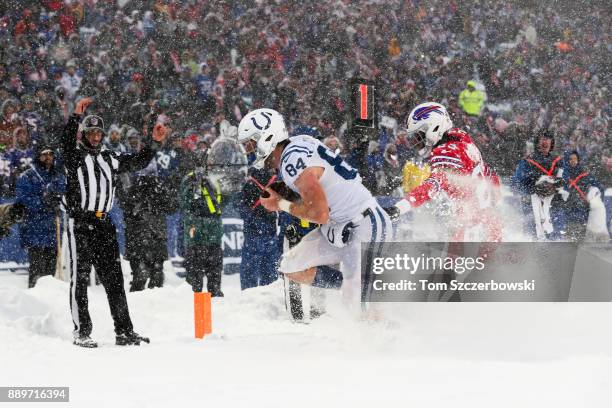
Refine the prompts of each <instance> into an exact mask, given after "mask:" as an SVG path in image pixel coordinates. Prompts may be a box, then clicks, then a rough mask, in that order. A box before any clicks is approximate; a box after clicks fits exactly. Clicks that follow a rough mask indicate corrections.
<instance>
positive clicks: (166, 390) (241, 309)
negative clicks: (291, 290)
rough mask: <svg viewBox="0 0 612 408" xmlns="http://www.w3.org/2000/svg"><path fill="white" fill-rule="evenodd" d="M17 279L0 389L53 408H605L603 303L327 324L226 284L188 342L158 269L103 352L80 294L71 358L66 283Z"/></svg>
mask: <svg viewBox="0 0 612 408" xmlns="http://www.w3.org/2000/svg"><path fill="white" fill-rule="evenodd" d="M26 279H27V278H26V276H24V275H15V274H13V273H10V272H4V273H0V299H1V301H0V362H1V363H0V364H1V367H2V368H1V369H0V385H2V386H70V403H69V404H58V405H62V406H74V407H138V408H144V407H183V406H196V405H197V406H201V407H217V406H231V407H246V406H248V407H259V406H261V407H281V406H282V407H306V406H309V407H312V406H318V407H327V406H342V407H344V406H359V407H361V406H371V407H388V406H401V407H421V406H426V407H431V406H436V407H437V406H455V407H456V406H459V407H464V406H465V407H513V408H516V407H555V408H557V407H609V406H611V404H612V376H611V375H610V373H612V324H611V319H610V316H611V315H612V305H611V304H610V303H512V304H504V303H427V304H426V303H411V304H394V305H393V306H392V308H391V309H389V310H385V313H384V318H383V319H382V320H381V321H379V322H376V323H371V322H365V321H361V320H359V319H356V318H354V316H352V315H351V314H350V313H349V312H348V311H347V310H346V308H345V307H344V306H343V304H342V301H341V300H340V298H339V296H338V295H337V294H335V293H329V294H328V311H329V312H328V314H327V315H325V316H323V317H322V318H321V319H319V320H316V321H313V322H312V323H311V324H295V323H292V322H290V321H289V319H288V317H287V314H286V312H285V309H284V303H283V292H282V285H281V284H280V282H277V283H276V284H274V285H271V286H269V287H263V288H257V289H252V290H248V291H245V292H240V290H239V284H238V277H237V276H229V277H228V276H226V277H224V279H225V280H224V291H225V294H226V297H225V298H224V299H214V300H213V319H214V320H213V332H214V334H213V335H212V336H209V337H206V338H205V339H204V340H196V339H194V337H193V323H192V322H193V315H192V314H193V296H192V292H191V289H190V287H188V286H187V285H186V284H185V283H183V282H182V281H181V280H180V279H179V278H177V277H176V276H174V274H173V273H171V272H169V273H167V284H166V287H164V288H162V289H155V290H147V291H144V292H140V293H130V294H128V301H129V306H130V311H131V314H132V319H133V321H134V325H135V329H136V331H138V332H140V333H141V334H144V335H147V336H150V337H151V344H150V345H145V346H142V347H133V348H125V347H123V348H122V347H116V346H115V345H114V334H113V329H112V320H111V317H110V313H109V310H108V305H107V302H106V297H105V295H104V292H103V289H102V287H93V288H90V312H91V314H92V319H93V322H94V332H93V336H92V337H94V339H96V340H97V341H99V342H100V343H101V347H100V348H98V349H81V348H78V347H75V346H73V345H72V344H71V339H72V334H71V330H72V323H71V320H70V313H69V310H68V283H66V282H62V281H59V280H56V279H54V278H51V277H48V278H43V279H41V280H40V281H39V282H38V285H37V286H36V288H34V289H30V290H28V289H25V287H26V286H27V285H26ZM126 280H129V277H126ZM1 405H2V406H7V405H6V404H1ZM28 405H30V404H28V403H20V404H18V406H19V407H26V406H28ZM35 406H38V405H35Z"/></svg>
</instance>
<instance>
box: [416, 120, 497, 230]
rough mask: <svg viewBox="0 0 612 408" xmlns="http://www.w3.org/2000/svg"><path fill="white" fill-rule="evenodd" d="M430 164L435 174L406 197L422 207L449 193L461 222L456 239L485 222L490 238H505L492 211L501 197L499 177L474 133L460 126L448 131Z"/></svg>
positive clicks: (432, 152)
mask: <svg viewBox="0 0 612 408" xmlns="http://www.w3.org/2000/svg"><path fill="white" fill-rule="evenodd" d="M429 164H430V167H431V175H430V176H429V177H428V178H427V179H426V180H425V181H424V182H423V184H421V185H420V186H418V187H417V188H415V189H414V190H412V191H411V192H410V193H409V194H407V195H406V200H408V202H409V203H410V204H411V205H412V206H413V207H419V206H421V205H423V204H424V203H426V202H427V201H429V200H431V199H432V198H433V197H435V196H436V195H437V194H439V193H440V192H445V193H446V194H447V195H448V197H449V198H450V199H451V201H452V202H453V203H454V204H455V210H456V217H455V218H456V219H457V221H458V224H460V225H458V227H457V231H456V233H455V234H454V238H456V239H457V240H463V239H462V236H463V235H464V232H465V231H466V229H468V228H472V227H475V226H478V225H485V226H486V229H487V232H486V235H487V240H489V241H499V240H501V223H500V221H499V219H498V218H497V216H496V214H494V212H493V210H492V207H493V206H494V205H495V204H496V203H497V202H498V201H499V199H500V196H501V193H500V188H499V177H498V176H497V174H495V172H494V171H493V170H491V169H490V168H489V167H488V166H487V165H486V164H485V163H484V161H483V160H482V156H481V154H480V150H478V147H476V145H475V144H474V142H473V141H472V138H471V137H470V135H468V134H467V133H466V132H464V131H463V130H461V129H458V128H453V129H450V130H448V131H447V132H446V133H445V134H444V136H443V137H442V140H440V142H438V143H437V144H436V145H435V146H434V147H433V149H432V151H431V154H430V157H429Z"/></svg>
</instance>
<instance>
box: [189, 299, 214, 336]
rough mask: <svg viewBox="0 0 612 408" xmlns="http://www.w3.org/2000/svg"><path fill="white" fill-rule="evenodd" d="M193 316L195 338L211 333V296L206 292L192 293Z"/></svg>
mask: <svg viewBox="0 0 612 408" xmlns="http://www.w3.org/2000/svg"><path fill="white" fill-rule="evenodd" d="M193 317H194V326H195V337H196V339H202V338H204V336H205V335H207V334H211V333H212V311H211V297H210V293H208V292H194V293H193Z"/></svg>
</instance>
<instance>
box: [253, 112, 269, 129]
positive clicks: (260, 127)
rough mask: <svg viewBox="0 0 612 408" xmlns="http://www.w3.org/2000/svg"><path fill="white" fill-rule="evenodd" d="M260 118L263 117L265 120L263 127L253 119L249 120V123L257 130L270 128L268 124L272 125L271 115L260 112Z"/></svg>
mask: <svg viewBox="0 0 612 408" xmlns="http://www.w3.org/2000/svg"><path fill="white" fill-rule="evenodd" d="M261 116H263V117H264V118H265V120H266V121H267V122H268V123H266V124H265V125H264V126H260V125H259V123H257V120H256V119H255V118H254V117H253V118H251V121H252V122H253V125H254V126H255V127H256V128H257V129H259V130H266V129H268V128H269V127H270V124H271V123H272V119H271V117H272V114H271V113H268V112H261Z"/></svg>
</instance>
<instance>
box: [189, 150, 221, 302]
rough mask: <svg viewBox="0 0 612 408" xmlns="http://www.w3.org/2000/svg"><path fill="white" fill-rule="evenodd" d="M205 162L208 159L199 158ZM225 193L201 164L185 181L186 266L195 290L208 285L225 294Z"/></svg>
mask: <svg viewBox="0 0 612 408" xmlns="http://www.w3.org/2000/svg"><path fill="white" fill-rule="evenodd" d="M197 161H198V162H199V163H198V164H202V163H203V162H204V160H197ZM222 202H223V197H222V194H221V188H220V186H219V183H218V182H216V181H215V180H213V179H211V178H210V177H208V176H207V174H206V170H205V167H204V166H203V165H202V166H199V167H197V168H196V169H195V170H194V171H192V172H191V173H188V174H187V175H186V176H185V177H184V178H183V180H182V181H181V190H180V207H181V211H182V215H183V217H182V218H183V227H184V240H185V263H184V265H185V270H186V272H187V283H189V284H190V285H191V287H192V289H193V291H194V292H201V291H202V289H203V286H204V276H206V287H207V290H208V292H210V294H211V296H213V297H217V296H223V292H222V291H221V276H222V273H223V251H222V248H221V242H222V237H223V222H222V220H221V204H222Z"/></svg>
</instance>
